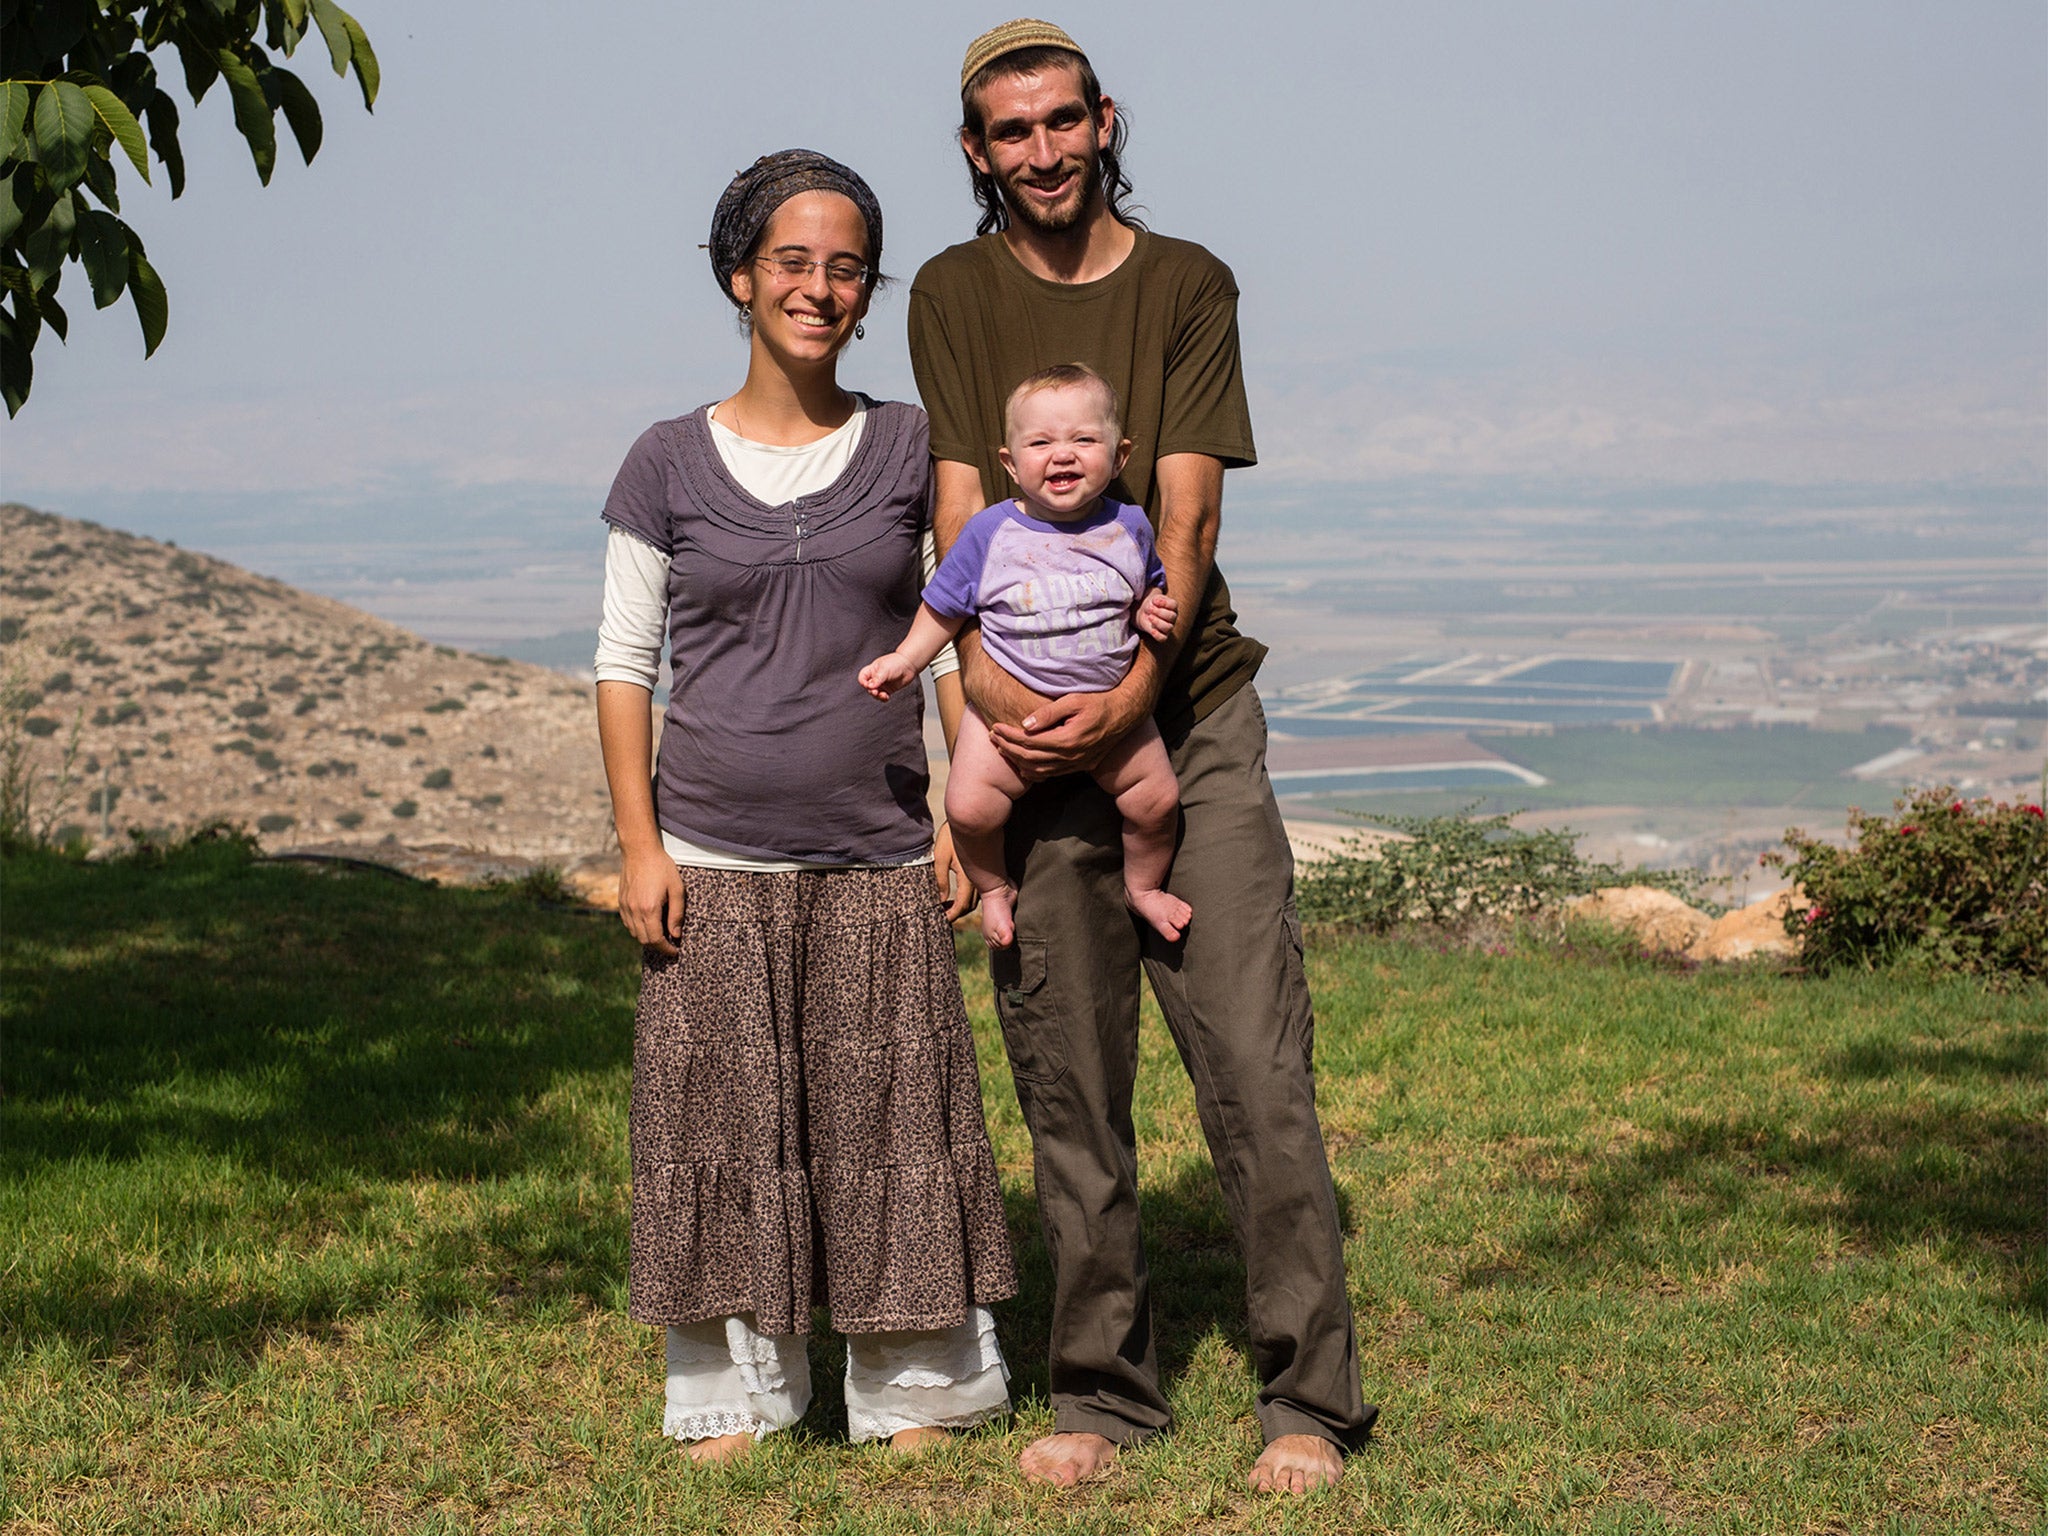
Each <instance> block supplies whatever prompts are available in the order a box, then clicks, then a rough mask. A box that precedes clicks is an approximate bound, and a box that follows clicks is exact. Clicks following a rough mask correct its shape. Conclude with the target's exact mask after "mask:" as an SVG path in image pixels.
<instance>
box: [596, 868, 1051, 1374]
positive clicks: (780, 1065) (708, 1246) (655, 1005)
mask: <svg viewBox="0 0 2048 1536" xmlns="http://www.w3.org/2000/svg"><path fill="white" fill-rule="evenodd" d="M683 887H684V904H683V934H682V940H681V943H680V946H679V947H680V953H679V954H677V955H676V956H675V957H674V958H672V959H671V958H666V957H663V956H661V955H658V954H656V953H654V952H653V951H651V950H650V951H647V952H646V958H645V961H644V965H643V969H642V972H641V979H640V1004H639V1008H638V1010H637V1012H636V1014H635V1018H634V1031H633V1101H632V1128H631V1143H632V1155H633V1238H632V1265H631V1276H630V1306H631V1312H632V1315H633V1317H634V1318H635V1319H637V1320H639V1321H641V1322H647V1323H688V1322H695V1321H697V1320H699V1319H701V1318H709V1317H727V1316H737V1315H744V1314H752V1316H753V1317H754V1319H755V1326H756V1327H757V1328H758V1329H759V1330H760V1331H761V1332H762V1333H767V1334H788V1333H806V1332H808V1331H809V1328H810V1312H811V1308H812V1307H813V1306H814V1305H823V1306H825V1307H827V1308H829V1310H830V1313H831V1318H832V1326H833V1327H834V1328H835V1329H837V1330H839V1331H840V1332H843V1333H874V1332H882V1331H893V1330H898V1329H928V1328H947V1327H951V1326H953V1325H955V1324H957V1323H960V1322H962V1321H963V1320H964V1319H965V1318H966V1317H967V1311H968V1308H969V1306H971V1305H973V1304H976V1303H982V1304H986V1303H988V1302H992V1301H999V1300H1002V1299H1004V1298H1006V1297H1009V1296H1013V1295H1015V1294H1016V1290H1017V1279H1016V1271H1015V1268H1014V1265H1013V1263H1012V1260H1011V1255H1010V1241H1009V1234H1008V1232H1007V1230H1006V1229H1005V1227H1004V1224H1003V1202H1002V1191H1001V1188H1000V1186H999V1184H998V1182H997V1179H996V1168H995V1158H994V1156H993V1154H992V1153H991V1152H990V1150H989V1142H988V1129H987V1127H986V1125H984V1123H983V1121H982V1111H981V1077H980V1073H979V1071H978V1070H977V1068H976V1066H975V1059H974V1039H973V1036H972V1034H971V1033H970V1031H969V1029H968V1025H967V1010H966V1008H965V1006H964V1005H963V1004H962V1002H961V999H960V981H959V974H958V972H957V971H956V969H955V964H954V958H953V935H952V931H951V929H950V928H949V927H948V926H947V924H946V919H945V913H944V910H943V908H942V906H941V905H940V903H939V899H938V892H937V890H936V889H935V887H934V885H933V883H932V874H931V869H930V867H929V866H927V865H911V866H906V867H903V868H897V869H855V870H833V871H823V872H816V873H812V872H790V873H772V874H752V873H742V872H735V871H728V870H712V869H685V870H684V871H683Z"/></svg>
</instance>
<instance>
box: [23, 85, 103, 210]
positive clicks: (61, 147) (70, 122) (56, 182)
mask: <svg viewBox="0 0 2048 1536" xmlns="http://www.w3.org/2000/svg"><path fill="white" fill-rule="evenodd" d="M99 122H100V115H99V113H97V112H95V111H93V109H92V102H91V101H89V100H88V99H87V98H86V94H85V92H83V91H81V90H80V89H79V88H78V87H77V86H75V85H73V84H72V83H71V82H70V81H69V80H53V81H51V82H50V84H48V85H46V86H44V87H43V88H42V90H41V91H39V92H38V93H37V94H36V110H35V124H36V159H37V160H38V161H39V162H40V163H41V165H42V167H43V174H44V175H45V176H47V177H49V179H50V185H51V186H52V187H53V188H55V189H57V190H58V191H62V190H63V189H64V188H66V187H69V186H75V185H76V184H77V182H78V180H79V178H80V177H82V176H84V175H85V157H86V156H87V155H88V154H90V153H91V152H92V135H93V130H94V129H95V128H97V127H98V126H99Z"/></svg>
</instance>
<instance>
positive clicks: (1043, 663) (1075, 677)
mask: <svg viewBox="0 0 2048 1536" xmlns="http://www.w3.org/2000/svg"><path fill="white" fill-rule="evenodd" d="M1121 417H1122V409H1121V407H1120V405H1119V404H1118V401H1117V398H1116V391H1115V390H1114V389H1112V388H1111V387H1110V384H1109V381H1108V380H1107V379H1105V378H1103V377H1102V375H1101V374H1099V373H1097V372H1096V371H1095V370H1094V369H1092V368H1089V367H1086V366H1084V365H1082V364H1080V363H1062V364H1061V365H1059V366H1058V367H1055V368H1048V369H1046V370H1044V371H1043V372H1041V373H1035V374H1033V375H1032V376H1031V377H1030V378H1028V379H1026V380H1025V381H1024V382H1023V383H1022V384H1019V385H1018V386H1017V388H1016V389H1015V390H1014V391H1012V393H1011V395H1010V399H1009V403H1008V404H1007V405H1006V406H1005V407H1004V408H1003V427H1004V436H1005V437H1006V438H1007V441H1006V442H1005V443H1004V445H1003V448H1002V453H1001V457H1002V461H1003V468H1005V469H1007V470H1008V471H1009V472H1010V478H1011V479H1013V480H1015V481H1016V482H1017V489H1018V490H1019V491H1021V492H1022V493H1023V494H1022V495H1020V496H1019V497H1017V498H1016V499H1015V500H1012V501H999V502H997V503H996V504H995V505H994V506H992V507H989V508H987V509H986V510H984V511H981V512H978V513H976V514H975V515H974V517H973V518H972V519H970V520H969V521H968V524H967V526H966V527H965V528H963V529H962V530H961V532H960V538H959V541H958V542H957V543H956V544H954V546H953V549H952V552H951V553H949V554H948V555H947V556H946V558H945V561H944V563H943V564H941V565H940V566H939V569H938V572H937V574H935V575H934V576H933V577H932V580H931V583H930V584H929V585H928V586H926V588H925V589H924V601H923V602H922V603H920V604H919V605H918V610H917V618H916V619H915V620H913V621H912V623H911V626H910V633H909V635H908V636H906V637H905V639H904V641H903V643H902V644H901V645H899V646H898V647H897V648H896V649H895V650H893V651H891V652H890V653H889V654H888V655H886V656H878V657H876V658H875V660H873V661H871V662H869V663H868V664H867V665H866V666H865V667H863V668H861V670H860V684H861V686H862V687H863V688H865V689H867V691H868V692H869V693H871V694H873V695H874V696H875V697H876V698H878V699H886V698H888V697H889V695H890V694H891V693H892V692H893V691H895V690H896V689H899V688H907V687H909V686H910V685H911V682H912V681H913V680H914V679H915V678H916V676H917V674H918V673H919V672H921V671H923V670H924V669H925V668H926V667H927V666H929V665H930V664H931V660H932V658H933V657H934V656H935V655H937V654H938V651H939V647H941V646H942V645H944V644H945V643H946V642H947V641H948V640H950V639H952V638H953V636H954V635H956V634H958V633H959V631H960V627H961V625H962V624H964V623H965V622H966V621H967V620H968V619H969V618H970V617H978V618H979V619H980V620H981V639H982V645H983V647H984V648H985V649H986V651H987V653H988V655H989V657H990V658H991V659H992V660H994V661H996V662H997V663H999V664H1000V665H1001V666H1002V667H1003V668H1004V670H1006V671H1007V672H1009V673H1010V675H1011V676H1013V677H1015V678H1016V679H1017V681H1018V682H1020V683H1022V684H1023V685H1024V686H1025V687H1027V688H1030V689H1032V690H1033V691H1034V692H1037V693H1041V694H1044V695H1045V696H1047V697H1048V698H1058V697H1059V696H1060V695H1062V694H1068V693H1103V692H1107V691H1108V690H1109V689H1111V688H1114V687H1115V686H1116V685H1117V684H1118V683H1119V682H1121V681H1122V680H1123V677H1124V674H1125V673H1126V672H1128V671H1129V670H1130V666H1131V661H1132V659H1133V658H1134V657H1135V656H1136V655H1137V651H1138V635H1137V633H1135V632H1134V631H1133V628H1132V623H1133V613H1132V609H1133V605H1134V604H1135V607H1136V615H1135V618H1136V628H1137V630H1141V631H1143V632H1144V633H1145V634H1146V635H1148V636H1149V637H1151V638H1152V639H1153V640H1165V639H1166V638H1167V637H1168V636H1169V635H1170V634H1171V633H1172V632H1173V622H1174V618H1175V615H1176V613H1177V611H1178V610H1177V605H1176V604H1175V602H1174V600H1173V599H1172V598H1170V597H1168V596H1167V595H1166V591H1165V586H1166V572H1165V571H1164V569H1163V568H1162V567H1161V566H1160V564H1159V556H1158V555H1157V553H1155V551H1154V550H1153V547H1152V527H1151V524H1150V523H1148V522H1147V521H1146V520H1145V514H1144V512H1143V510H1141V509H1140V508H1138V507H1133V506H1129V505H1127V504H1125V503H1123V502H1117V501H1110V500H1108V499H1107V498H1105V497H1104V496H1103V494H1102V493H1103V490H1104V488H1105V487H1106V486H1108V484H1109V482H1110V481H1111V480H1113V479H1115V478H1116V476H1117V475H1118V474H1119V473H1120V472H1121V471H1122V469H1123V467H1124V460H1125V459H1126V458H1127V457H1129V455H1130V448H1131V445H1130V444H1129V443H1128V442H1126V441H1124V440H1123V423H1122V420H1121ZM1094 779H1095V782H1096V783H1098V784H1100V785H1101V786H1102V787H1103V789H1105V790H1107V791H1108V792H1109V793H1110V794H1111V795H1113V796H1115V797H1116V806H1117V810H1118V812H1119V813H1120V814H1121V815H1122V817H1123V823H1124V897H1125V899H1126V900H1127V901H1128V902H1129V903H1130V905H1131V908H1132V910H1133V911H1135V912H1137V914H1138V915H1139V916H1140V917H1142V918H1144V919H1145V921H1146V922H1148V923H1150V924H1151V925H1152V926H1153V927H1154V928H1155V929H1157V930H1158V931H1159V933H1160V934H1161V935H1162V936H1163V937H1165V938H1167V939H1178V938H1179V937H1180V936H1181V930H1182V929H1184V928H1186V927H1187V924H1188V918H1189V916H1190V915H1191V913H1190V910H1189V907H1188V904H1187V903H1186V902H1184V901H1182V900H1181V899H1180V898H1179V897H1177V896H1173V895H1169V894H1168V893H1167V892H1166V890H1165V889H1164V886H1165V884H1166V874H1167V871H1168V869H1169V868H1170V867H1171V866H1172V864H1173V841H1174V832H1175V828H1176V823H1177V821H1178V819H1179V811H1180V785H1179V784H1178V783H1177V782H1176V781H1175V779H1174V776H1173V764H1172V763H1171V762H1170V761H1168V759H1167V756H1166V743H1165V742H1163V741H1162V740H1160V737H1159V727H1158V726H1156V725H1154V724H1153V723H1152V721H1151V720H1150V719H1149V718H1148V719H1146V720H1144V721H1143V722H1142V723H1140V724H1139V725H1136V726H1134V727H1132V729H1131V731H1130V732H1129V734H1127V735H1126V736H1125V737H1124V738H1123V739H1122V740H1121V741H1119V742H1117V743H1116V745H1115V746H1113V747H1111V748H1110V751H1109V755H1108V756H1107V757H1105V758H1104V759H1103V761H1102V763H1101V766H1099V767H1098V768H1096V769H1095V770H1094ZM1026 788H1027V786H1026V785H1025V783H1024V781H1023V780H1022V779H1020V778H1019V777H1018V776H1017V774H1016V772H1015V770H1013V769H1012V768H1011V767H1010V765H1009V763H1008V762H1007V761H1005V760H1004V758H1003V755H1002V753H1001V752H999V751H997V750H996V745H995V743H994V742H993V741H992V740H991V739H990V737H989V733H988V724H987V722H986V721H984V720H983V719H982V718H981V716H980V715H978V714H977V713H976V712H975V710H974V707H973V706H972V705H971V704H970V705H969V706H968V707H967V712H966V715H965V717H964V718H963V719H962V720H961V722H960V732H959V740H958V741H957V742H956V743H955V744H954V748H953V768H952V772H951V774H950V776H949V777H948V778H947V780H946V819H947V821H948V822H949V823H950V824H951V825H952V828H953V848H954V851H955V852H956V853H958V854H959V856H960V865H961V867H962V868H963V869H965V870H966V872H967V877H968V878H969V879H970V880H972V881H973V882H974V885H975V889H977V890H978V891H980V892H981V903H982V932H983V934H984V935H985V936H986V937H987V938H988V941H989V942H990V943H991V944H995V945H998V946H1002V945H1007V944H1009V943H1010V942H1011V941H1012V940H1013V939H1014V938H1015V937H1016V924H1015V919H1014V916H1013V909H1014V905H1015V902H1016V896H1017V893H1016V890H1015V889H1014V888H1013V887H1012V886H1011V884H1010V882H1009V878H1008V876H1007V875H1006V874H1005V872H1004V869H1003V824H1004V823H1005V822H1006V821H1008V820H1009V818H1010V804H1011V802H1012V801H1014V800H1015V799H1016V798H1017V797H1018V796H1019V795H1021V794H1023V793H1024V791H1025V789H1026Z"/></svg>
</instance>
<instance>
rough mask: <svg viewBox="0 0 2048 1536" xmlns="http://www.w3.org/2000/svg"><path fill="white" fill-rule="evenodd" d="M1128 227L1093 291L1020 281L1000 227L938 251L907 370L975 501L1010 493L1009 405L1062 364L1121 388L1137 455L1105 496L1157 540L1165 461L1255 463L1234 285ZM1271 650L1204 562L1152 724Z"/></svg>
mask: <svg viewBox="0 0 2048 1536" xmlns="http://www.w3.org/2000/svg"><path fill="white" fill-rule="evenodd" d="M1136 233H1137V244H1136V245H1135V246H1134V247H1133V248H1132V250H1131V253H1130V255H1128V256H1126V257H1125V258H1124V260H1123V263H1122V265H1120V266H1119V267H1118V268H1117V269H1116V270H1115V271H1114V272H1112V273H1110V274H1109V275H1108V276H1107V277H1103V278H1098V279H1097V280H1096V281H1094V282H1092V283H1055V282H1049V281H1047V280H1046V279H1045V278H1042V277H1039V276H1037V275H1035V274H1034V273H1031V272H1027V271H1026V270H1025V269H1024V268H1023V266H1022V265H1020V264H1019V262H1018V261H1017V258H1016V257H1015V256H1013V255H1012V254H1011V253H1010V248H1009V246H1008V244H1007V243H1005V241H1004V239H1003V237H1002V236H1001V235H1000V234H992V235H983V236H982V237H981V238H980V239H977V240H969V241H967V242H966V243H964V244H962V245H956V246H952V247H951V248H949V249H947V250H944V251H941V252H940V253H939V254H938V255H936V256H934V257H933V258H932V259H931V260H930V261H928V262H926V263H925V264H924V267H923V268H922V270H920V271H919V272H918V274H917V281H916V282H915V283H913V284H912V285H911V290H910V364H911V367H912V369H913V370H914V371H915V373H916V375H917V388H918V393H919V394H920V395H922V396H923V398H924V408H925V411H926V412H927V413H928V414H929V415H930V417H931V428H932V457H934V458H937V459H947V460H951V461H953V462H956V463H961V464H971V465H973V466H974V467H975V468H976V469H977V470H979V471H980V472H981V490H982V500H983V502H984V503H994V502H996V501H999V500H1001V499H1002V498H1003V497H1005V496H1007V495H1011V494H1013V493H1014V490H1015V487H1014V486H1013V485H1012V484H1011V482H1010V478H1009V475H1008V474H1007V473H1006V472H1005V471H1004V469H1003V466H1002V461H1001V460H1000V459H998V458H997V457H996V450H997V449H998V448H1000V447H1001V446H1002V442H1003V402H1004V401H1005V400H1007V399H1008V398H1009V396H1010V391H1011V390H1012V389H1014V388H1016V387H1017V385H1018V384H1019V383H1020V382H1021V381H1022V380H1024V379H1026V378H1028V377H1029V376H1030V375H1032V374H1034V373H1036V372H1038V370H1039V369H1041V368H1049V367H1051V366H1052V365H1053V364H1055V363H1086V364H1088V365H1089V366H1090V367H1091V368H1094V369H1095V370H1096V371H1097V372H1099V373H1100V374H1102V376H1103V377H1104V378H1106V379H1108V380H1109V381H1110V383H1111V384H1113V385H1115V386H1116V392H1117V396H1118V398H1119V399H1121V400H1122V401H1123V407H1124V436H1125V437H1128V438H1129V439H1130V440H1131V457H1130V461H1129V463H1127V464H1126V465H1125V466H1124V472H1123V474H1122V475H1121V476H1120V477H1119V478H1118V480H1117V481H1116V482H1115V483H1114V484H1113V485H1112V486H1111V488H1110V492H1109V494H1110V495H1112V496H1114V497H1116V498H1117V499H1118V500H1120V501H1128V502H1131V503H1133V504H1135V505H1137V506H1141V507H1143V508H1144V509H1145V515H1146V516H1147V517H1148V518H1150V519H1151V521H1152V527H1153V531H1154V532H1157V531H1158V528H1159V486H1158V482H1157V481H1156V479H1155V478H1154V476H1153V465H1154V464H1155V463H1156V462H1157V461H1158V459H1159V458H1160V456H1161V455H1163V454H1169V453H1206V454H1209V455H1210V456H1212V457H1214V458H1218V459H1221V460H1222V461H1223V463H1224V464H1225V466H1226V467H1237V466H1242V465H1247V464H1254V463H1257V462H1258V454H1257V451H1256V450H1255V449H1254V448H1253V446H1252V423H1251V412H1250V410H1249V409H1248V408H1247V407H1246V404H1245V397H1244V374H1243V370H1242V369H1241V367H1240V365H1239V361H1238V349H1237V280H1236V279H1235V278H1234V277H1232V276H1231V275H1230V268H1228V267H1226V266H1225V265H1224V264H1223V263H1222V262H1220V261H1218V260H1217V259H1216V258H1215V257H1214V256H1212V255H1210V254H1209V253H1208V252H1207V251H1205V250H1204V249H1202V247H1201V246H1199V245H1195V244H1193V243H1192V242H1190V241H1186V240H1170V239H1167V238H1166V237H1165V236H1163V235H1155V234H1151V233H1149V232H1147V231H1145V230H1139V231H1137V232H1136ZM1174 595H1175V596H1176V597H1178V598H1180V600H1181V601H1182V602H1186V601H1187V598H1186V595H1185V594H1184V593H1176V594H1174ZM1265 655H1266V648H1265V647H1264V646H1263V645H1261V644H1259V642H1258V641H1256V640H1254V639H1252V638H1251V637H1250V636H1249V635H1241V634H1239V633H1238V630H1237V614H1236V613H1235V612H1234V611H1233V610H1232V608H1231V606H1230V588H1229V587H1228V586H1227V585H1226V584H1225V582H1224V580H1223V573H1222V572H1221V571H1218V570H1214V569H1212V570H1211V571H1210V573H1209V584H1208V587H1207V589H1206V590H1205V591H1204V592H1203V593H1202V598H1201V602H1200V603H1199V604H1198V605H1197V607H1196V611H1195V627H1194V629H1193V630H1192V631H1191V632H1190V634H1189V638H1188V643H1187V644H1186V645H1185V646H1184V647H1183V648H1182V649H1181V653H1180V656H1179V657H1178V658H1177V659H1176V661H1175V662H1174V665H1173V669H1172V670H1171V671H1170V672H1169V673H1168V674H1167V676H1166V680H1165V683H1164V685H1163V686H1162V688H1161V690H1160V695H1159V707H1158V712H1157V713H1158V719H1159V722H1160V723H1161V724H1162V725H1168V726H1170V725H1176V724H1181V723H1183V722H1185V721H1188V720H1199V719H1201V718H1202V717H1203V716H1205V715H1207V714H1208V713H1209V712H1210V711H1211V710H1213V709H1215V708H1216V706H1217V705H1219V704H1221V703H1223V701H1224V700H1226V699H1228V698H1229V697H1230V696H1231V695H1232V694H1233V693H1235V692H1236V691H1237V690H1238V689H1239V688H1241V687H1243V686H1244V684H1245V683H1247V682H1249V681H1250V680H1251V677H1252V674H1253V673H1254V672H1256V671H1257V670H1258V667H1259V663H1260V662H1261V661H1263V660H1264V659H1265Z"/></svg>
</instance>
